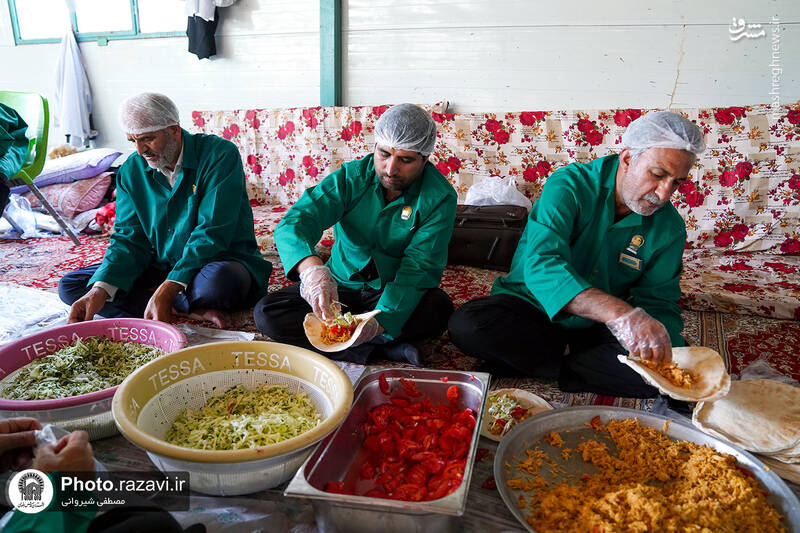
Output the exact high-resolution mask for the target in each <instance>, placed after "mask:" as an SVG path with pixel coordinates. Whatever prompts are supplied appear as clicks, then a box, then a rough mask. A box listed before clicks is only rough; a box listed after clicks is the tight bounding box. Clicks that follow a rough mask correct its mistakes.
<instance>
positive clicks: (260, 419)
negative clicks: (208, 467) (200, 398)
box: [165, 385, 320, 450]
mask: <svg viewBox="0 0 800 533" xmlns="http://www.w3.org/2000/svg"><path fill="white" fill-rule="evenodd" d="M319 423H320V415H319V413H317V409H316V407H315V406H314V404H313V403H312V402H311V400H310V399H309V398H308V396H306V394H305V393H303V392H298V393H296V394H295V393H292V392H289V390H288V389H287V388H286V387H284V386H281V385H261V386H259V387H257V388H255V389H247V388H245V387H244V385H237V386H235V387H233V388H231V389H229V390H228V391H226V392H225V393H223V394H218V395H216V396H213V397H211V398H210V399H209V400H208V401H207V402H206V404H205V405H204V406H203V407H202V408H201V409H200V410H199V411H192V410H191V409H185V410H184V411H182V412H181V413H180V414H179V415H178V417H177V418H176V419H175V421H174V422H173V423H172V427H170V428H169V430H168V431H167V434H166V436H165V440H166V441H167V442H169V443H170V444H175V445H177V446H183V447H185V448H196V449H200V450H241V449H246V448H258V447H261V446H265V445H268V444H275V443H277V442H282V441H284V440H287V439H290V438H292V437H296V436H298V435H300V434H302V433H305V432H306V431H308V430H310V429H312V428H314V427H316V426H317V425H318V424H319Z"/></svg>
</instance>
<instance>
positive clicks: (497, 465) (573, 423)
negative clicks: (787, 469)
mask: <svg viewBox="0 0 800 533" xmlns="http://www.w3.org/2000/svg"><path fill="white" fill-rule="evenodd" d="M595 416H599V417H600V418H601V420H602V421H603V423H604V424H605V423H607V422H608V421H609V420H619V419H625V418H638V419H639V423H640V424H641V425H643V426H647V427H651V428H656V429H658V430H663V429H664V421H666V420H670V424H669V426H668V429H667V431H666V432H665V433H666V435H667V436H669V437H670V438H671V439H673V440H685V441H689V442H695V443H697V444H705V445H708V446H710V447H712V448H714V449H715V450H717V451H719V452H722V453H727V454H729V455H732V456H734V457H736V460H737V462H738V463H739V465H740V466H742V467H744V468H747V469H748V470H750V471H751V472H752V473H753V475H754V476H755V477H756V479H758V481H759V482H760V483H761V484H762V485H763V486H764V487H765V488H766V489H767V491H768V495H767V500H768V501H769V502H770V503H771V504H772V505H774V506H775V508H776V509H778V512H780V513H781V514H782V515H783V516H784V519H783V524H784V527H786V530H787V531H798V532H800V502H798V500H797V497H796V496H795V495H794V494H793V493H792V491H791V490H789V487H787V486H786V483H784V482H783V480H782V479H781V478H779V477H778V476H777V475H776V474H775V473H774V472H772V471H771V470H768V468H769V467H767V466H765V465H764V463H762V462H761V461H759V460H758V459H756V458H755V457H754V456H753V455H751V454H750V453H748V452H746V451H743V450H740V449H738V448H734V447H733V446H731V445H730V444H728V443H726V442H723V441H721V440H719V439H717V438H715V437H712V436H710V435H706V434H705V433H703V432H702V431H700V430H698V429H697V428H695V427H694V426H692V425H689V424H687V423H685V422H682V421H676V420H672V419H669V418H667V417H665V416H661V415H656V414H653V413H647V412H644V411H637V410H635V409H624V408H618V407H599V406H598V407H594V406H588V407H567V408H564V409H556V410H554V411H546V412H544V413H539V414H536V415H534V416H532V417H531V418H529V419H527V420H525V421H523V422H521V423H520V424H517V425H516V426H515V427H514V428H513V429H512V430H511V431H510V432H509V433H508V435H506V436H505V437H504V438H503V440H502V441H501V442H500V446H499V447H498V448H497V455H496V456H495V459H494V477H495V479H496V480H497V490H498V491H499V492H500V496H501V497H502V498H503V501H504V502H505V504H506V506H507V507H508V509H509V510H510V511H511V513H512V514H513V515H514V516H515V517H516V518H517V520H519V522H520V523H521V524H522V525H523V526H525V528H526V529H527V530H528V531H531V532H533V533H536V530H534V529H533V528H531V526H530V525H529V524H528V522H527V521H526V520H525V516H526V515H525V512H524V511H525V510H524V509H519V508H518V507H517V503H518V502H519V495H520V494H526V495H530V493H525V492H524V491H518V490H513V489H510V488H509V487H508V485H507V484H506V482H507V481H508V480H509V479H510V478H512V477H515V476H516V475H518V474H519V471H518V470H517V468H516V466H515V463H516V460H517V458H524V457H525V450H527V449H530V448H531V447H534V446H536V445H538V444H539V443H540V439H541V438H542V437H544V436H545V435H547V434H548V433H550V432H551V431H558V432H559V435H560V436H561V438H562V439H564V447H569V448H577V446H578V444H579V443H580V442H581V437H584V438H591V439H598V438H599V439H603V438H604V437H602V436H599V435H598V433H597V432H595V431H594V430H593V429H591V428H590V427H587V426H586V423H587V422H589V421H590V420H591V419H592V418H593V417H595ZM565 430H569V431H568V432H567V431H565ZM607 442H609V443H610V440H608V441H607ZM539 449H540V450H542V451H543V452H545V453H547V454H548V455H549V456H550V458H551V459H553V461H555V462H556V464H558V465H559V466H560V467H561V468H563V469H564V471H565V472H566V474H565V475H567V476H573V477H575V478H576V479H577V477H579V476H580V475H581V474H584V473H589V474H593V473H596V472H597V470H596V469H595V468H594V467H593V466H592V465H590V464H587V463H585V462H584V461H583V460H582V459H581V457H580V454H577V453H574V454H572V456H571V457H570V459H569V460H566V461H565V460H564V459H563V458H562V457H561V452H560V450H559V449H558V448H555V447H552V446H540V447H539ZM506 463H508V464H509V465H511V469H510V470H509V468H507V467H506V466H505V464H506ZM541 475H542V476H543V477H545V478H546V479H548V480H550V479H553V478H552V476H550V472H549V469H548V468H543V469H542V472H541ZM563 475H564V474H562V476H563ZM562 479H563V478H562Z"/></svg>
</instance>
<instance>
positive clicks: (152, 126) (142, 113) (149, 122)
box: [119, 93, 178, 135]
mask: <svg viewBox="0 0 800 533" xmlns="http://www.w3.org/2000/svg"><path fill="white" fill-rule="evenodd" d="M119 124H120V126H122V131H124V132H125V133H132V134H134V135H138V134H140V133H149V132H151V131H157V130H163V129H164V128H166V127H168V126H175V125H177V124H178V108H177V107H176V106H175V103H174V102H173V101H172V100H170V99H169V98H168V97H166V96H164V95H163V94H158V93H141V94H137V95H136V96H131V97H130V98H128V99H127V100H125V101H124V102H123V103H122V105H121V106H120V108H119Z"/></svg>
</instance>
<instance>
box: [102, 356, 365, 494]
mask: <svg viewBox="0 0 800 533" xmlns="http://www.w3.org/2000/svg"><path fill="white" fill-rule="evenodd" d="M239 384H242V385H244V386H245V387H247V388H255V387H256V386H258V385H283V386H286V387H287V388H288V390H289V391H290V392H293V393H297V392H304V393H305V394H306V395H307V396H308V398H309V399H310V400H311V401H312V402H313V403H314V405H315V406H316V408H317V412H318V413H319V414H320V417H321V422H320V424H319V425H317V426H316V427H315V428H313V429H311V430H309V431H307V432H305V433H303V434H302V435H299V436H297V437H294V438H291V439H288V440H285V441H283V442H280V443H277V444H272V445H267V446H263V447H261V448H253V449H244V450H219V451H218V450H197V449H191V448H184V447H181V446H175V445H173V444H169V443H167V442H166V441H164V436H165V435H166V433H167V430H168V429H169V428H170V427H171V425H172V422H173V421H174V420H175V418H176V417H177V416H178V414H179V413H180V412H181V411H183V410H184V409H186V408H190V409H199V408H201V407H202V406H203V405H204V404H205V403H206V401H207V400H208V399H209V398H210V397H211V396H213V395H215V394H221V393H223V392H225V391H226V390H228V389H230V388H231V387H234V386H236V385H239ZM352 401H353V388H352V385H351V383H350V380H349V379H348V377H347V375H346V374H345V373H344V372H342V370H341V369H339V367H338V366H336V365H335V364H333V363H332V362H331V361H329V360H328V359H327V358H325V357H323V356H320V355H318V354H316V353H314V352H311V351H309V350H305V349H303V348H298V347H296V346H289V345H286V344H278V343H273V342H223V343H214V344H206V345H201V346H195V347H192V348H186V349H184V350H179V351H177V352H174V353H172V354H169V355H167V356H164V357H161V358H159V359H157V360H154V361H151V362H150V363H148V364H146V365H144V366H143V367H142V368H140V369H138V370H137V371H136V372H134V373H133V374H131V375H130V376H129V377H128V378H127V379H126V380H125V381H124V382H123V383H122V384H121V385H120V386H119V389H118V391H117V394H116V395H115V396H114V400H113V403H112V413H113V415H114V420H115V422H116V424H117V427H118V428H119V430H120V433H122V434H123V435H124V436H125V438H127V439H128V440H130V441H131V442H133V443H134V444H135V445H137V446H139V447H140V448H143V449H144V450H145V451H146V452H147V455H148V456H149V457H150V459H151V460H152V461H153V463H154V464H155V465H156V467H158V468H159V469H160V470H162V471H167V470H180V471H188V472H189V478H190V485H191V488H192V490H195V491H197V492H202V493H205V494H213V495H218V496H233V495H239V494H248V493H252V492H256V491H259V490H264V489H268V488H272V487H275V486H277V485H279V484H281V483H282V482H284V481H286V480H288V479H289V478H290V477H292V475H294V473H295V471H296V470H297V468H299V466H300V465H301V464H302V463H303V461H304V460H305V458H306V457H307V455H308V454H309V453H310V452H311V450H312V448H313V445H314V444H316V443H317V442H318V441H319V440H321V439H322V438H323V437H325V436H326V435H327V434H328V433H330V432H331V431H333V430H334V429H335V428H336V427H338V426H339V424H340V423H341V422H342V420H344V417H345V416H346V414H347V412H348V411H349V409H350V405H351V404H352Z"/></svg>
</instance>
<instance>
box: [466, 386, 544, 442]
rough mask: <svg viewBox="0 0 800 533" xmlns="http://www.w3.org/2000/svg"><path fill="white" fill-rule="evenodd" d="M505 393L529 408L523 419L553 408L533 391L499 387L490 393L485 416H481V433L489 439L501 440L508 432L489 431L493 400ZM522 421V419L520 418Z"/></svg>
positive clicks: (484, 411)
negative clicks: (490, 409)
mask: <svg viewBox="0 0 800 533" xmlns="http://www.w3.org/2000/svg"><path fill="white" fill-rule="evenodd" d="M503 394H507V395H508V396H510V397H511V398H513V399H514V400H516V401H517V403H519V406H520V407H522V408H523V409H527V410H528V412H527V413H526V414H525V416H524V417H523V418H522V420H524V419H526V418H530V417H531V416H533V415H535V414H536V413H541V412H542V411H547V410H549V409H552V408H553V406H552V405H550V404H549V403H548V402H547V400H545V399H544V398H542V397H541V396H537V395H536V394H534V393H532V392H528V391H525V390H521V389H497V390H496V391H493V392H492V393H491V394H489V397H488V398H487V399H486V408H485V409H484V410H483V417H482V418H481V435H483V436H484V437H486V438H488V439H492V440H493V441H497V442H500V440H501V439H502V438H503V436H505V435H506V433H502V434H500V435H495V434H494V433H491V432H490V431H489V426H490V425H491V423H492V416H491V415H490V414H489V406H490V405H491V403H490V402H491V401H492V399H493V398H497V397H498V396H502V395H503ZM520 421H521V420H520Z"/></svg>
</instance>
